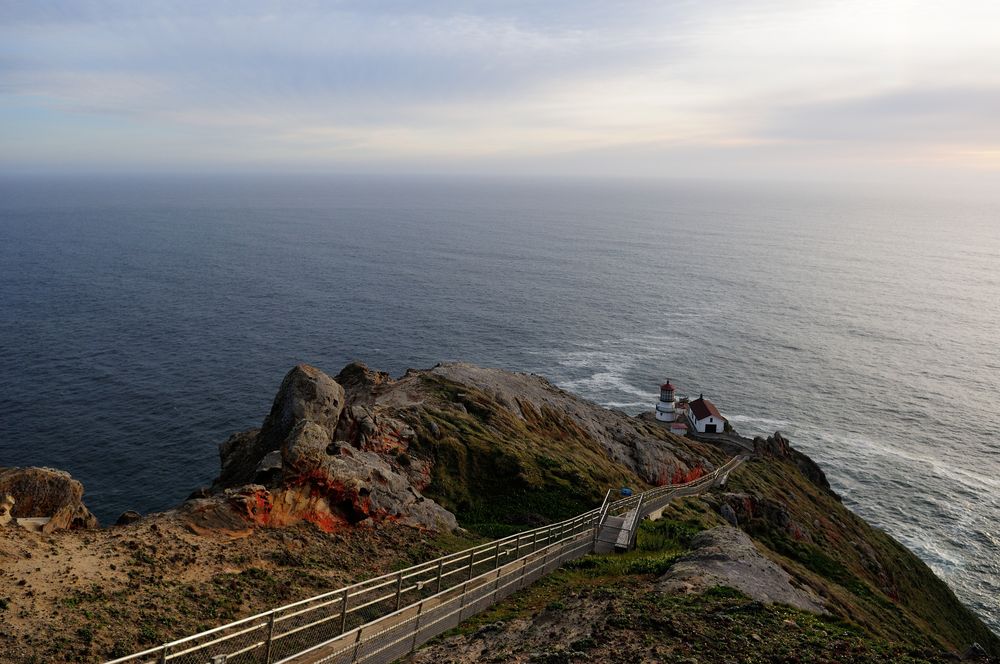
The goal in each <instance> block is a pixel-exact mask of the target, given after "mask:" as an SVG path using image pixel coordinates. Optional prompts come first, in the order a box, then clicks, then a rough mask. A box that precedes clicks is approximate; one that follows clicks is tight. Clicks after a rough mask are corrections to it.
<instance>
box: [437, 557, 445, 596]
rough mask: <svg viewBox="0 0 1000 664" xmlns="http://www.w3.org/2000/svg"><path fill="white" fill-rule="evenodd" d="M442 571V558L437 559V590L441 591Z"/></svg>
mask: <svg viewBox="0 0 1000 664" xmlns="http://www.w3.org/2000/svg"><path fill="white" fill-rule="evenodd" d="M442 571H444V560H439V561H438V577H437V592H441V572H442Z"/></svg>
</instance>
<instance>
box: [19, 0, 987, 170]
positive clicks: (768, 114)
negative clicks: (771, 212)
mask: <svg viewBox="0 0 1000 664" xmlns="http://www.w3.org/2000/svg"><path fill="white" fill-rule="evenodd" d="M998 26H1000V2H996V0H985V1H984V0H960V1H955V0H924V1H917V0H885V1H881V2H880V1H878V0H863V1H855V0H841V1H837V2H827V1H821V0H817V1H812V0H811V1H809V2H803V1H802V0H734V1H729V0H716V1H710V0H703V1H695V0H679V1H673V2H671V1H662V2H653V1H649V2H632V1H630V0H616V1H615V2H608V1H607V0H600V1H595V2H592V1H591V0H571V1H566V0H553V1H549V2H541V1H532V2H529V1H521V0H509V1H506V2H477V1H475V0H469V1H466V2H458V1H455V2H451V1H447V0H438V1H436V0H423V1H414V2H407V1H405V0H398V1H391V0H389V1H385V2H378V1H375V0H369V1H367V2H346V1H344V2H336V1H332V0H330V1H326V2H264V1H262V0H240V1H234V2H226V1H216V2H167V1H157V0H146V1H143V2H134V1H131V0H129V1H125V2H98V1H88V0H77V1H74V2H61V1H59V0H52V1H47V2H38V1H37V0H24V1H19V0H0V172H6V173H27V172H75V171H82V172H102V171H108V172H118V171H123V172H144V171H149V172H197V173H202V172H244V171H253V172H257V171H260V172H272V171H273V172H319V173H326V172H331V173H341V172H349V173H371V172H378V173H383V172H384V173H463V174H464V173H482V174H535V175H560V176H561V175H587V176H615V177H695V178H712V177H718V178H725V179H748V180H752V179H760V178H766V179H777V180H782V179H788V180H799V179H805V180H844V181H865V180H878V181H899V182H903V183H928V182H934V183H938V184H941V183H944V184H945V185H948V184H949V183H952V182H963V181H964V182H967V181H975V182H981V183H983V184H984V185H985V186H989V185H991V184H992V183H998V184H1000V32H998V31H1000V28H998ZM997 188H998V189H1000V186H998V187H997Z"/></svg>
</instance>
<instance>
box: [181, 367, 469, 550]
mask: <svg viewBox="0 0 1000 664" xmlns="http://www.w3.org/2000/svg"><path fill="white" fill-rule="evenodd" d="M342 375H343V376H345V379H346V380H348V382H349V384H350V385H351V386H352V387H353V388H354V389H355V390H357V391H359V392H364V391H365V388H370V387H371V386H372V385H374V384H376V383H377V382H379V381H377V380H371V379H368V377H367V376H368V372H367V370H360V371H353V372H350V371H348V372H347V373H344V372H342ZM376 376H378V375H377V374H376ZM383 380H388V377H387V376H386V377H385V378H384V379H383ZM376 420H378V423H376ZM387 427H388V429H391V430H392V432H393V436H394V440H396V441H397V444H391V445H387V444H385V443H384V441H383V438H385V437H386V436H387V435H388V430H387ZM406 429H407V427H406V425H405V424H404V423H402V422H398V421H396V420H394V419H392V418H391V417H388V416H385V417H381V418H380V417H378V416H377V415H376V414H375V413H374V412H371V411H370V410H368V409H367V408H365V406H363V405H352V406H351V407H350V408H349V409H347V411H345V392H344V388H343V387H341V385H340V384H339V383H338V382H337V381H335V380H334V379H332V378H330V376H328V375H327V374H325V373H323V372H322V371H320V370H319V369H317V368H315V367H312V366H309V365H305V364H300V365H298V366H296V367H294V368H293V369H292V370H291V371H289V372H288V374H287V375H286V376H285V378H284V380H283V381H282V383H281V387H280V388H279V390H278V394H277V395H276V396H275V399H274V404H273V406H272V407H271V411H270V413H269V414H268V415H267V417H266V418H265V420H264V422H263V424H262V426H261V428H260V429H251V430H249V431H244V432H241V433H237V434H234V435H233V436H230V437H229V439H228V440H226V441H225V442H224V443H223V444H222V445H221V446H220V448H219V456H220V461H221V464H222V470H221V472H220V475H219V477H218V479H216V481H215V484H214V486H213V488H214V490H215V492H214V494H212V495H210V496H208V497H205V498H197V499H193V500H190V501H189V503H188V504H187V505H186V506H185V508H184V510H183V513H184V514H185V515H186V517H187V518H188V519H189V524H190V527H191V529H192V530H195V531H197V532H205V533H207V532H210V531H213V530H214V531H217V532H225V533H228V534H230V535H241V534H245V533H246V532H247V529H248V528H252V527H255V526H272V527H280V526H287V525H292V524H295V523H298V522H299V521H309V522H311V523H313V524H315V525H317V526H318V527H320V528H322V529H323V530H327V531H333V530H337V529H339V528H343V527H346V526H353V525H357V524H360V523H363V522H366V521H368V520H373V521H383V520H387V519H391V520H396V521H399V522H401V523H403V524H406V525H411V526H414V527H419V528H429V529H434V530H453V529H454V528H456V527H457V526H458V523H457V521H456V519H455V516H454V515H453V514H452V513H451V512H449V511H447V510H445V509H444V508H442V507H441V506H440V505H438V504H437V503H435V502H434V501H432V500H429V499H427V498H425V497H424V496H422V495H421V494H420V492H419V491H420V489H421V488H423V486H425V485H426V484H427V473H426V472H425V469H424V472H421V471H420V469H421V468H422V464H421V463H419V462H416V463H414V462H411V463H407V464H405V467H406V471H409V472H404V471H403V466H404V464H402V463H400V461H399V452H400V451H401V450H402V451H405V445H402V444H399V441H405V439H406V438H407V433H406V431H405V430H406ZM412 434H413V432H412V430H410V431H409V437H412ZM348 439H349V440H350V442H348ZM376 439H377V440H376ZM369 443H370V444H369ZM423 465H426V464H423ZM414 468H416V469H418V472H416V477H413V470H414ZM414 479H417V480H418V481H416V482H414V481H413V480H414Z"/></svg>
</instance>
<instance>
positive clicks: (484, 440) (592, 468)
mask: <svg viewBox="0 0 1000 664" xmlns="http://www.w3.org/2000/svg"><path fill="white" fill-rule="evenodd" d="M423 380H424V381H425V386H426V387H427V389H428V391H429V392H430V393H431V394H434V395H436V396H437V397H438V404H437V406H436V407H430V406H428V407H427V408H425V409H422V410H421V411H420V412H421V419H420V420H419V421H416V422H411V425H412V426H413V427H414V429H415V430H416V431H417V440H416V441H415V443H414V444H413V445H412V446H411V452H412V453H414V454H419V455H422V456H425V457H428V458H430V459H432V460H433V462H434V467H433V470H432V475H431V484H430V486H429V487H428V488H427V489H426V491H425V493H426V494H427V495H428V496H429V497H431V498H433V499H434V500H436V501H437V502H439V503H440V504H442V505H443V506H444V507H446V508H448V509H450V510H451V511H453V512H454V513H455V515H456V516H457V517H458V519H459V521H460V522H461V523H462V525H463V526H465V527H466V528H468V529H470V530H472V531H473V532H476V533H479V534H481V535H483V536H487V537H501V536H504V535H508V534H511V533H513V532H516V531H518V530H523V529H524V528H525V527H528V526H534V525H540V524H542V523H547V522H550V521H554V520H559V519H564V518H567V517H570V516H573V515H576V514H579V513H580V512H584V511H586V510H588V509H592V508H593V507H595V506H596V505H598V504H599V503H600V502H601V500H602V499H603V498H604V493H605V492H606V491H607V490H608V488H610V487H615V486H622V485H623V484H624V485H629V486H636V485H638V484H639V483H638V481H637V480H636V478H635V477H634V476H633V475H632V474H631V472H630V471H629V470H628V469H627V468H625V467H624V466H622V465H620V464H617V463H615V462H613V461H611V460H610V459H609V458H608V456H607V454H606V452H605V451H604V449H603V448H602V447H601V446H600V444H599V443H598V442H597V441H595V440H594V439H593V438H592V437H591V436H590V435H588V434H587V432H585V431H584V430H583V429H582V428H580V426H579V425H578V424H576V422H574V421H573V420H572V419H571V418H570V417H568V416H567V415H565V414H564V413H559V412H557V411H554V410H551V409H544V410H542V411H538V410H536V409H534V408H532V407H531V406H530V405H529V404H526V403H521V404H519V406H520V410H521V412H522V413H523V414H524V416H525V417H524V419H521V418H520V417H517V416H516V415H514V414H513V413H511V412H510V411H509V410H508V409H506V408H504V407H502V406H501V405H500V404H498V403H496V402H495V401H494V399H493V398H492V397H490V396H489V395H487V394H486V393H484V392H481V391H479V390H476V389H474V388H471V387H469V386H466V385H457V384H454V383H451V382H449V381H447V380H444V379H443V378H440V377H435V376H425V377H424V378H423ZM434 432H436V433H434Z"/></svg>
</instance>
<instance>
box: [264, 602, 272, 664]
mask: <svg viewBox="0 0 1000 664" xmlns="http://www.w3.org/2000/svg"><path fill="white" fill-rule="evenodd" d="M273 650H274V611H271V615H269V616H268V617H267V651H266V652H265V654H264V664H271V653H272V651H273Z"/></svg>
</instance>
